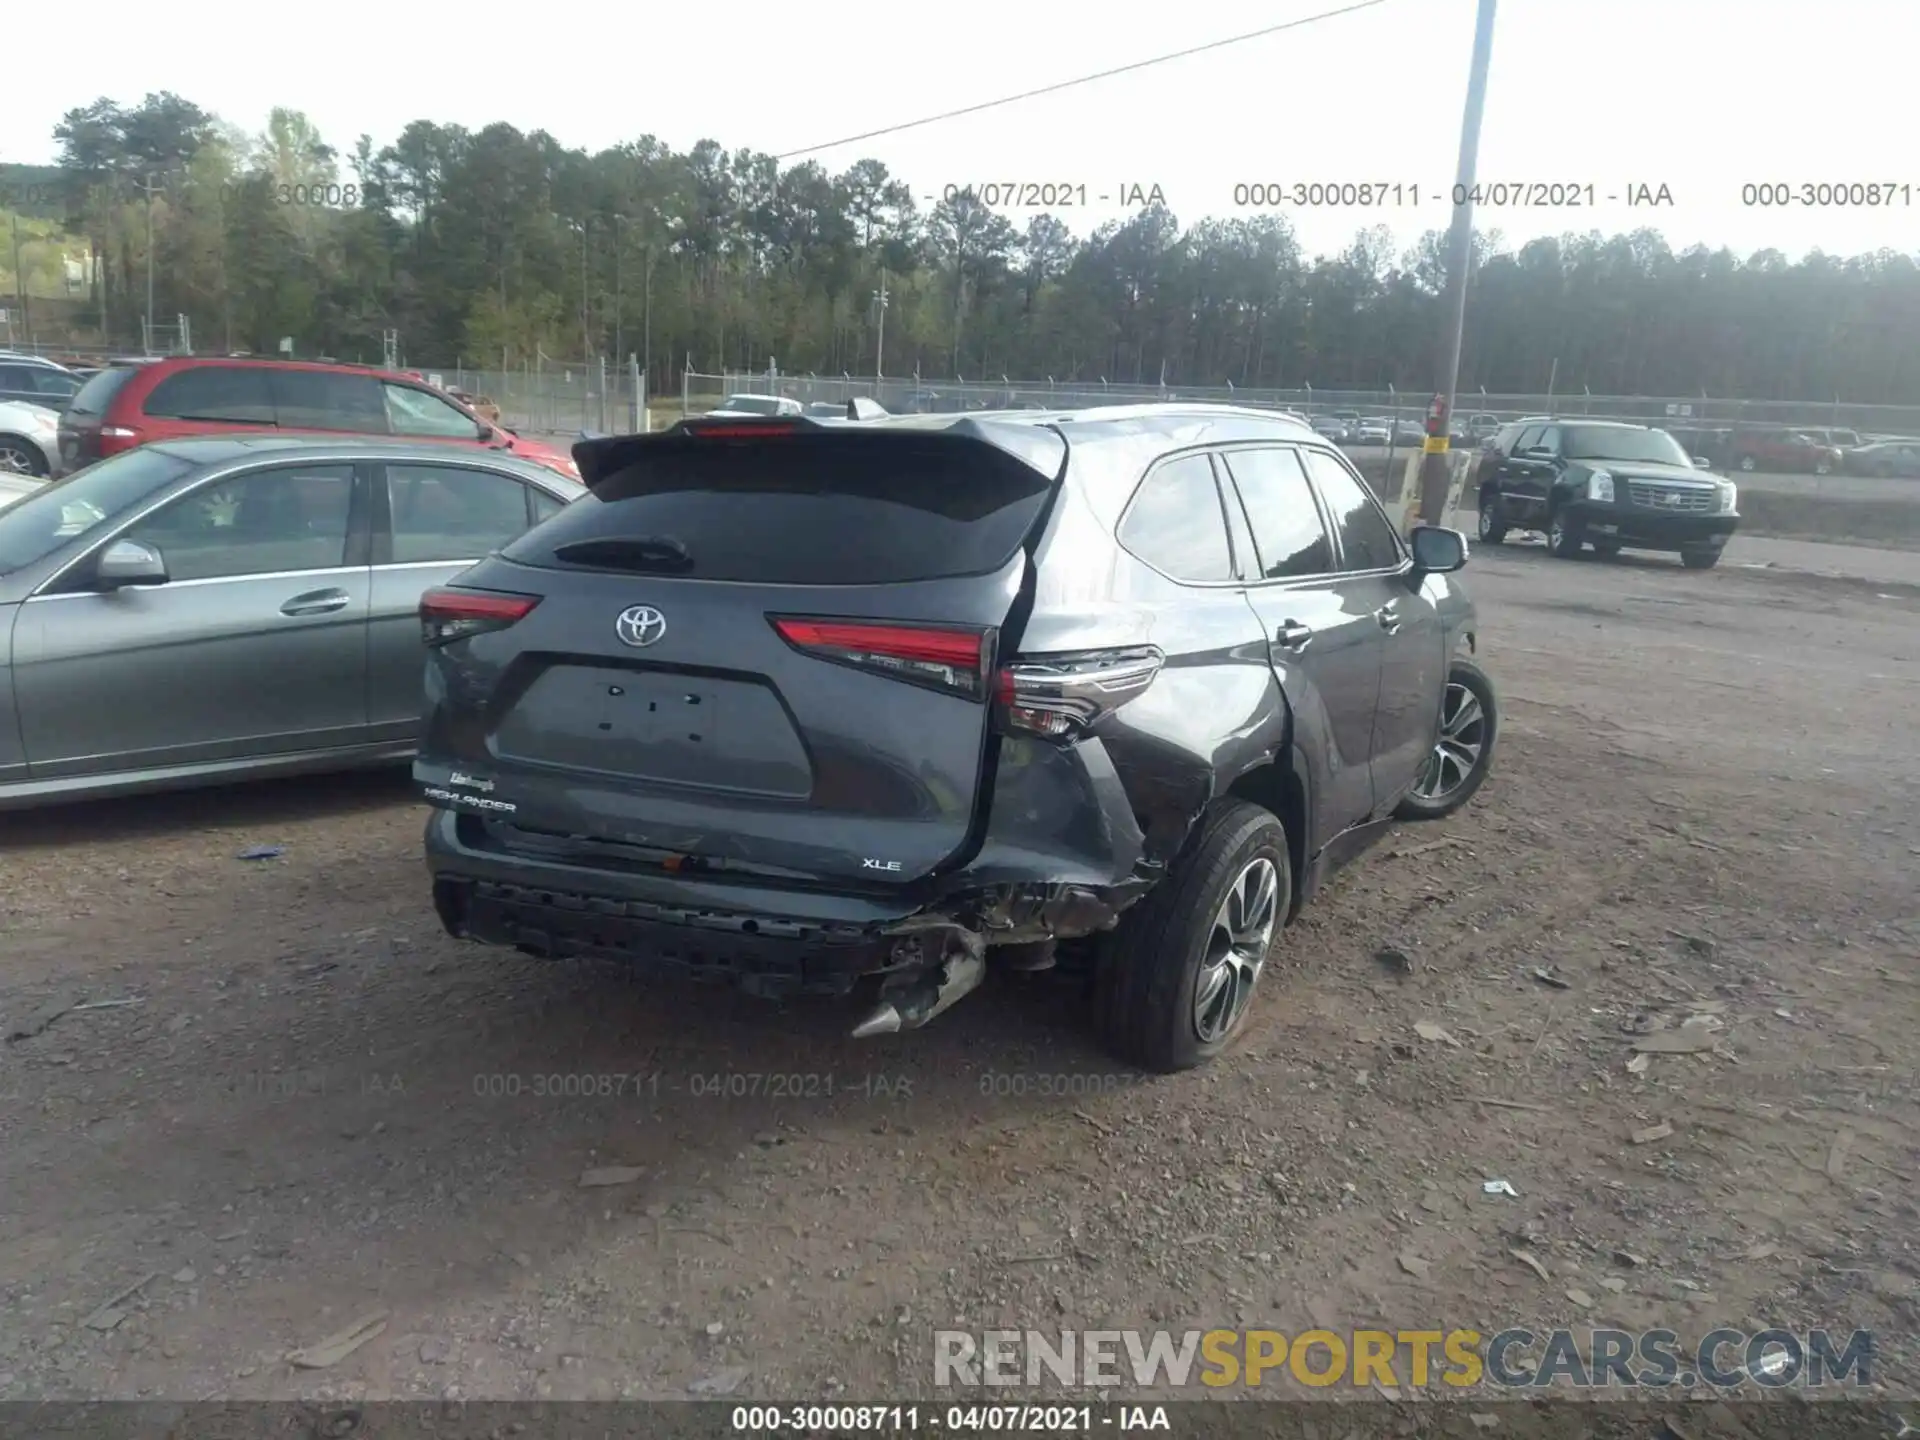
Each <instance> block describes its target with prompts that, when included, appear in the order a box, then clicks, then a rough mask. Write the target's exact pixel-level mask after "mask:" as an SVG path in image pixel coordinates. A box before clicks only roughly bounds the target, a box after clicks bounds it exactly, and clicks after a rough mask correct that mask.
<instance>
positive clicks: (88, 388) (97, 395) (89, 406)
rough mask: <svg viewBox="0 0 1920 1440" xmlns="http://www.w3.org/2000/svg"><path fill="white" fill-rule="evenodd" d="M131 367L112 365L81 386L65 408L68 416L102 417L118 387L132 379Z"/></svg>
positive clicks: (117, 392) (132, 370) (132, 368)
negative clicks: (71, 401)
mask: <svg viewBox="0 0 1920 1440" xmlns="http://www.w3.org/2000/svg"><path fill="white" fill-rule="evenodd" d="M133 372H134V367H133V366H131V365H112V366H109V367H108V368H107V369H105V370H102V371H101V372H100V373H99V374H98V375H95V376H94V377H93V378H92V379H91V380H89V381H87V383H86V384H84V385H82V386H81V387H80V389H79V391H78V392H77V393H76V394H75V395H74V397H73V403H72V404H71V405H69V406H68V407H67V413H68V414H69V415H104V414H106V413H107V406H109V405H111V404H112V403H113V397H114V396H115V395H118V394H119V393H120V387H121V386H122V385H125V384H126V383H127V381H129V380H131V379H132V378H133Z"/></svg>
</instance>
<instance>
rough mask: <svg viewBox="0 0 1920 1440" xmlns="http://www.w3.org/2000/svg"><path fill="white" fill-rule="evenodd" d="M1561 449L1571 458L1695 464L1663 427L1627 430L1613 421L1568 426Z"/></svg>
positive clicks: (1662, 463)
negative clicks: (1606, 423) (1612, 422)
mask: <svg viewBox="0 0 1920 1440" xmlns="http://www.w3.org/2000/svg"><path fill="white" fill-rule="evenodd" d="M1561 448H1562V452H1563V453H1564V454H1565V455H1566V457H1567V458H1568V459H1569V460H1644V461H1649V462H1651V463H1653V464H1656V465H1689V466H1690V465H1692V464H1693V461H1692V460H1690V459H1689V458H1688V457H1687V452H1686V451H1684V450H1682V449H1681V448H1680V445H1679V442H1678V441H1676V440H1675V439H1674V438H1673V437H1672V436H1671V435H1669V434H1667V432H1666V431H1664V430H1626V429H1618V428H1615V427H1614V426H1611V425H1604V426H1603V425H1571V426H1569V427H1567V433H1566V439H1565V440H1564V441H1563V442H1562V446H1561Z"/></svg>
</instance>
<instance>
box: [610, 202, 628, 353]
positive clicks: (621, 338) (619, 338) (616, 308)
mask: <svg viewBox="0 0 1920 1440" xmlns="http://www.w3.org/2000/svg"><path fill="white" fill-rule="evenodd" d="M626 218H627V217H626V216H624V215H616V216H614V217H613V363H614V364H615V365H625V364H626V363H627V338H626V331H625V330H624V329H623V328H622V326H621V324H620V319H621V316H620V241H621V237H622V236H623V235H624V234H625V233H626V232H624V231H623V230H621V228H620V226H621V223H622V222H623V221H625V220H626Z"/></svg>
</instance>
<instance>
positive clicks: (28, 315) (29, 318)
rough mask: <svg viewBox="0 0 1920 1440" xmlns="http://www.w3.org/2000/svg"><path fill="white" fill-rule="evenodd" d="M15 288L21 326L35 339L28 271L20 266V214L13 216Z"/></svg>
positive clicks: (30, 337)
mask: <svg viewBox="0 0 1920 1440" xmlns="http://www.w3.org/2000/svg"><path fill="white" fill-rule="evenodd" d="M13 288H14V292H15V294H16V296H17V297H18V299H19V301H20V326H21V328H22V329H24V330H25V331H26V332H27V339H28V341H29V342H31V341H32V339H33V311H31V310H29V309H28V308H27V272H26V271H24V270H22V269H21V268H20V215H19V212H18V211H16V212H15V213H14V216H13Z"/></svg>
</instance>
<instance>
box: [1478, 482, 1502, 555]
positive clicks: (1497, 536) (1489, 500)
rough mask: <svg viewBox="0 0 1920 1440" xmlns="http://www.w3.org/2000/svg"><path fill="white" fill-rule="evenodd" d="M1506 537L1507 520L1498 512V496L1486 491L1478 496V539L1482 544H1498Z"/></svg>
mask: <svg viewBox="0 0 1920 1440" xmlns="http://www.w3.org/2000/svg"><path fill="white" fill-rule="evenodd" d="M1506 538H1507V522H1506V519H1505V518H1504V517H1503V516H1502V515H1501V514H1500V497H1499V496H1498V495H1496V494H1495V493H1493V492H1492V491H1487V492H1486V493H1485V494H1483V495H1481V497H1480V539H1481V542H1482V543H1483V544H1487V545H1498V544H1499V543H1500V542H1501V541H1503V540H1505V539H1506Z"/></svg>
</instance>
